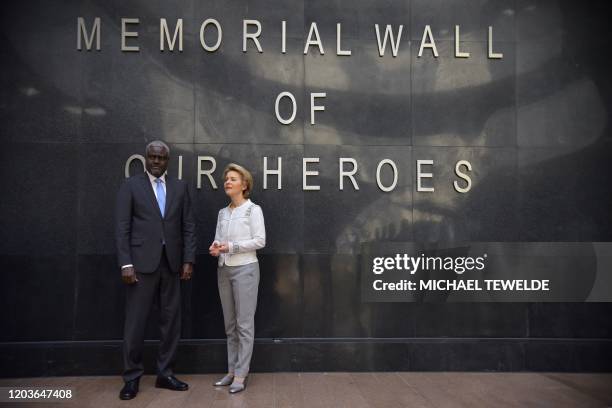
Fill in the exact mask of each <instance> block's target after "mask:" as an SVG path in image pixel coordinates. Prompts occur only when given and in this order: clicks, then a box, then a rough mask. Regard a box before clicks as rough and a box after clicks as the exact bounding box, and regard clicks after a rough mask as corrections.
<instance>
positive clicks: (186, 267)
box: [181, 262, 193, 280]
mask: <svg viewBox="0 0 612 408" xmlns="http://www.w3.org/2000/svg"><path fill="white" fill-rule="evenodd" d="M191 275H193V264H191V263H189V262H187V263H184V264H183V270H182V271H181V279H182V280H189V279H191Z"/></svg>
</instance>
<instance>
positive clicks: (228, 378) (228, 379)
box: [215, 374, 234, 387]
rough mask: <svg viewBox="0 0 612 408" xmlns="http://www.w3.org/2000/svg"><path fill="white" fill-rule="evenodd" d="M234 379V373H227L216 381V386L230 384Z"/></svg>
mask: <svg viewBox="0 0 612 408" xmlns="http://www.w3.org/2000/svg"><path fill="white" fill-rule="evenodd" d="M233 381H234V375H233V374H225V376H224V377H223V378H222V379H220V380H219V381H217V382H216V383H215V386H217V387H222V386H226V385H230V384H231V383H232V382H233Z"/></svg>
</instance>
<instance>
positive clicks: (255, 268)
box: [217, 262, 259, 377]
mask: <svg viewBox="0 0 612 408" xmlns="http://www.w3.org/2000/svg"><path fill="white" fill-rule="evenodd" d="M217 282H218V285H219V297H220V298H221V306H222V307H223V320H224V321H225V334H226V335H227V371H228V372H229V373H234V375H236V376H238V377H246V376H247V375H248V374H249V365H250V364H251V355H252V354H253V340H254V337H255V308H256V307H257V290H258V288H259V263H258V262H253V263H250V264H247V265H240V266H227V265H223V266H220V267H219V268H218V269H217Z"/></svg>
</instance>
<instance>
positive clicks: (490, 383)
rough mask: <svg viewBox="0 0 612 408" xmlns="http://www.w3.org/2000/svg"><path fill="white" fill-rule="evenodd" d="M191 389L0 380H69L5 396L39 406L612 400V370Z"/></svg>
mask: <svg viewBox="0 0 612 408" xmlns="http://www.w3.org/2000/svg"><path fill="white" fill-rule="evenodd" d="M178 377H179V379H181V380H183V381H186V382H188V383H189V385H190V389H189V391H186V392H173V391H168V390H160V389H157V388H154V382H155V377H153V376H145V377H144V378H143V379H142V381H141V384H140V393H139V394H138V396H137V397H136V398H135V399H133V400H131V401H120V400H119V399H118V393H119V390H120V388H121V386H122V382H121V378H120V377H119V376H116V377H49V378H25V379H0V387H8V386H16V387H45V388H58V387H69V388H72V389H73V391H74V395H75V396H74V398H73V400H72V401H70V402H64V403H52V402H46V403H38V402H37V403H29V402H20V403H14V404H13V403H10V404H6V403H0V406H2V407H4V406H14V407H26V406H30V407H37V408H45V407H51V406H71V407H79V408H80V407H103V408H110V407H147V408H153V407H177V408H179V407H180V408H188V407H198V408H205V407H206V408H208V407H214V408H218V407H232V408H238V407H265V408H276V407H304V408H316V407H333V408H337V407H347V408H369V407H379V408H391V407H426V408H434V407H470V408H474V407H556V408H557V407H610V406H612V374H565V373H563V374H557V373H454V372H453V373H449V372H445V373H415V372H399V373H386V372H385V373H379V372H373V373H261V374H258V373H254V374H252V375H251V377H250V379H249V384H248V387H247V390H246V391H245V392H243V393H240V394H236V395H229V394H228V393H227V388H226V387H216V388H215V387H213V386H212V383H213V380H214V379H216V378H217V377H218V376H217V375H211V374H202V375H179V376H178Z"/></svg>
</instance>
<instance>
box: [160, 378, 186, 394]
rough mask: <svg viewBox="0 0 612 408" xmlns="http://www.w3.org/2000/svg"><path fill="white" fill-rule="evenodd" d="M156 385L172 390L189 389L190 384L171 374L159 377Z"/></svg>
mask: <svg viewBox="0 0 612 408" xmlns="http://www.w3.org/2000/svg"><path fill="white" fill-rule="evenodd" d="M155 387H157V388H166V389H168V390H172V391H187V390H188V389H189V385H187V383H184V382H182V381H180V380H178V379H177V378H176V377H175V376H173V375H169V376H168V377H157V380H156V381H155Z"/></svg>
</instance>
